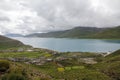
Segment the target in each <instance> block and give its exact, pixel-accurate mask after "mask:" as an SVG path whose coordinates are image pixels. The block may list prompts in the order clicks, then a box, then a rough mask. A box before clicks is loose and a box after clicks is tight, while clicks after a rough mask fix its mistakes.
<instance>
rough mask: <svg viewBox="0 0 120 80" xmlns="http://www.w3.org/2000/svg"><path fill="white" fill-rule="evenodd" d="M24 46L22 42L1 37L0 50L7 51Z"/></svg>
mask: <svg viewBox="0 0 120 80" xmlns="http://www.w3.org/2000/svg"><path fill="white" fill-rule="evenodd" d="M20 46H24V44H23V43H22V42H20V41H17V40H14V39H10V38H7V37H4V36H1V35H0V49H7V48H13V47H14V48H15V47H20Z"/></svg>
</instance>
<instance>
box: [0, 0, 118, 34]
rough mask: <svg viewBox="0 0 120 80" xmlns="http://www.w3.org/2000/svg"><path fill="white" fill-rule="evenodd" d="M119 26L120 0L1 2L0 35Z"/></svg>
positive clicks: (4, 0) (2, 0)
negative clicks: (80, 27)
mask: <svg viewBox="0 0 120 80" xmlns="http://www.w3.org/2000/svg"><path fill="white" fill-rule="evenodd" d="M118 25H120V0H0V34H7V33H18V34H31V33H36V32H39V33H41V32H49V31H56V30H66V29H71V28H74V27H76V26H85V27H86V26H90V27H113V26H118Z"/></svg>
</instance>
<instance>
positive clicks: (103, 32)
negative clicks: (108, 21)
mask: <svg viewBox="0 0 120 80" xmlns="http://www.w3.org/2000/svg"><path fill="white" fill-rule="evenodd" d="M119 33H120V26H118V27H114V28H95V27H76V28H73V29H69V30H64V31H55V32H48V33H35V34H31V35H28V37H33V36H37V37H56V38H93V39H96V38H97V39H120V36H119Z"/></svg>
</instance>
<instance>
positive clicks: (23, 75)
mask: <svg viewBox="0 0 120 80" xmlns="http://www.w3.org/2000/svg"><path fill="white" fill-rule="evenodd" d="M3 39H5V38H3ZM11 48H12V47H11ZM22 48H23V47H22ZM30 49H31V48H29V49H28V50H23V51H17V50H16V49H15V50H14V48H12V49H7V50H6V49H4V50H3V51H2V50H1V52H0V80H62V79H63V80H120V68H119V67H120V50H118V51H115V52H113V53H111V54H109V55H107V56H103V55H101V54H98V53H89V52H64V53H60V52H54V51H50V50H41V49H34V48H32V50H30ZM21 60H22V61H21Z"/></svg>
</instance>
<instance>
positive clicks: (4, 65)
mask: <svg viewBox="0 0 120 80" xmlns="http://www.w3.org/2000/svg"><path fill="white" fill-rule="evenodd" d="M9 67H10V64H9V62H8V61H5V60H0V72H5V71H7V70H8V69H9Z"/></svg>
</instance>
